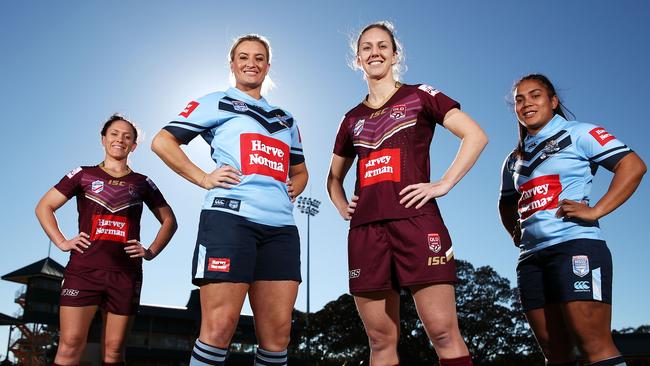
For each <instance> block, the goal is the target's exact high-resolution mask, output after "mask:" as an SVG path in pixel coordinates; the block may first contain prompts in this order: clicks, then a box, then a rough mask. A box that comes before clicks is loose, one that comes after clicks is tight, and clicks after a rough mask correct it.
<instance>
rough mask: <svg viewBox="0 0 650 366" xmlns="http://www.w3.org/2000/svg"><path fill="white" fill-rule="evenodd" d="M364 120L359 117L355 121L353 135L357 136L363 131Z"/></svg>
mask: <svg viewBox="0 0 650 366" xmlns="http://www.w3.org/2000/svg"><path fill="white" fill-rule="evenodd" d="M365 122H366V120H365V119H360V120H358V121H357V123H356V124H355V125H354V136H359V134H360V133H361V131H363V124H364V123H365Z"/></svg>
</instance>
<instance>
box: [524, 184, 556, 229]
mask: <svg viewBox="0 0 650 366" xmlns="http://www.w3.org/2000/svg"><path fill="white" fill-rule="evenodd" d="M519 192H520V193H521V198H520V199H519V215H520V216H521V218H522V220H525V219H526V218H528V217H529V216H531V215H532V214H534V213H535V212H537V211H542V210H549V209H553V208H557V203H558V196H559V195H560V192H562V184H561V183H560V176H559V175H557V174H553V175H544V176H541V177H537V178H535V179H531V180H529V181H528V182H526V183H524V184H522V185H521V187H519Z"/></svg>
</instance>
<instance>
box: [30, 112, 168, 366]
mask: <svg viewBox="0 0 650 366" xmlns="http://www.w3.org/2000/svg"><path fill="white" fill-rule="evenodd" d="M101 136H102V139H101V141H102V146H103V147H104V150H105V152H106V154H105V156H104V161H102V162H101V163H100V164H99V165H96V166H87V167H79V168H77V169H75V170H73V171H71V172H70V173H68V174H67V175H66V176H65V177H63V178H62V179H61V181H60V182H59V183H58V184H56V185H55V186H54V188H52V189H50V190H49V191H48V192H47V193H45V195H44V196H43V198H41V200H40V202H39V203H38V205H37V206H36V216H37V217H38V220H39V222H40V223H41V226H42V227H43V230H45V233H46V234H47V236H49V238H50V240H52V242H53V243H54V244H56V246H57V247H59V248H60V249H61V250H63V251H64V252H70V261H69V262H68V265H67V266H66V270H65V274H64V280H63V283H62V284H61V287H62V289H61V306H60V308H59V314H60V337H59V347H58V350H57V353H56V358H55V360H54V364H55V365H77V364H79V361H80V359H81V356H82V354H83V351H84V348H85V346H86V337H87V335H88V329H89V328H90V324H91V322H92V320H93V318H94V316H95V313H96V311H97V308H98V307H99V308H101V309H102V314H103V318H104V331H103V337H102V339H103V345H102V350H103V352H102V353H103V365H124V346H125V344H126V336H127V334H128V331H129V328H130V326H131V324H132V321H133V317H134V316H135V313H136V311H137V308H138V304H139V302H140V288H141V286H142V258H144V259H146V260H152V259H153V258H155V257H156V256H157V255H158V254H159V253H160V252H161V251H162V250H163V249H164V248H165V246H166V245H167V243H169V240H170V239H171V237H172V235H173V234H174V232H175V231H176V218H175V217H174V213H173V211H172V209H171V207H169V205H168V204H167V202H166V201H165V199H164V198H163V196H162V194H161V193H160V191H159V190H158V188H157V187H156V186H155V184H154V183H153V182H152V181H151V179H149V178H147V177H146V176H144V175H142V174H138V173H136V172H134V171H132V170H131V168H129V166H128V165H127V159H128V156H129V154H130V153H131V152H132V151H133V150H135V148H136V146H137V137H138V131H137V129H136V128H135V125H133V123H131V122H130V121H128V120H127V119H126V118H124V117H122V116H120V115H117V114H114V115H112V116H111V117H110V118H109V119H108V121H106V122H105V123H104V126H103V128H102V130H101ZM72 197H76V198H77V210H78V211H79V233H78V234H76V235H75V236H73V237H72V238H69V239H68V238H66V236H64V235H63V233H62V232H61V230H60V229H59V226H58V223H57V219H56V216H55V214H54V213H55V211H56V210H58V209H59V208H60V207H61V206H63V205H64V204H65V203H66V202H67V201H68V200H69V199H71V198H72ZM143 203H145V204H146V205H147V207H149V209H150V210H151V212H153V214H154V216H155V217H156V218H157V219H158V221H160V224H161V226H160V229H159V230H158V234H157V235H156V237H155V239H154V240H153V242H152V243H151V245H150V246H149V247H148V248H145V247H144V246H143V245H142V244H141V243H140V217H141V215H142V209H143Z"/></svg>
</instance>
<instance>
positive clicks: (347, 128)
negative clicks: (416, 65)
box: [334, 84, 460, 227]
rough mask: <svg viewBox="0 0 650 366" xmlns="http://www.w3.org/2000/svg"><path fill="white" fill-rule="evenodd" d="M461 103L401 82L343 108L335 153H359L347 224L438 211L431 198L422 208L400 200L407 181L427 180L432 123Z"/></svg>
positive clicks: (344, 154)
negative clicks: (382, 95)
mask: <svg viewBox="0 0 650 366" xmlns="http://www.w3.org/2000/svg"><path fill="white" fill-rule="evenodd" d="M452 108H460V104H458V102H456V101H455V100H453V99H451V98H449V97H448V96H446V95H444V94H443V93H441V92H440V91H438V90H436V89H435V88H433V87H431V86H429V85H425V84H421V85H406V84H404V85H402V86H400V87H399V89H397V91H396V92H395V94H393V96H392V97H390V99H388V101H386V103H384V104H383V105H382V106H380V107H379V108H372V107H370V106H369V105H368V104H366V103H365V102H363V103H361V104H359V105H357V106H356V107H354V108H352V109H351V110H350V111H349V112H348V113H346V114H345V116H344V117H343V120H342V121H341V125H340V126H339V131H338V134H337V136H336V143H335V145H334V154H336V155H338V156H341V157H348V158H354V157H357V156H358V158H359V159H358V162H357V181H356V184H355V189H354V191H355V194H356V195H357V196H359V201H358V204H357V208H356V210H355V212H354V215H352V221H351V222H350V226H351V227H354V226H358V225H363V224H366V223H369V222H373V221H379V220H385V219H400V218H407V217H412V216H417V215H422V214H434V215H439V214H440V212H439V211H438V205H437V204H436V202H435V200H430V201H429V202H428V203H427V204H425V205H424V206H423V207H422V208H420V209H415V205H413V206H412V207H411V208H406V207H404V205H402V204H400V203H399V200H400V198H401V197H400V195H399V192H400V191H401V190H402V189H403V188H404V187H406V186H408V185H411V184H416V183H428V182H429V181H430V172H429V170H430V167H429V145H430V144H431V139H432V138H433V132H434V129H435V126H436V124H441V125H442V121H443V119H444V117H445V114H446V113H447V112H448V111H449V110H450V109H452Z"/></svg>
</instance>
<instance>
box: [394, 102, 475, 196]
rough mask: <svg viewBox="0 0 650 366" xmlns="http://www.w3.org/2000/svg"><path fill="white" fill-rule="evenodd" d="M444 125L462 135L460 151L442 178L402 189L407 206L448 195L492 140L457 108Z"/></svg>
mask: <svg viewBox="0 0 650 366" xmlns="http://www.w3.org/2000/svg"><path fill="white" fill-rule="evenodd" d="M443 126H445V128H446V129H448V130H449V131H450V132H451V133H453V134H454V135H455V136H456V137H458V138H460V140H461V142H460V147H459V148H458V153H457V154H456V157H455V158H454V161H453V162H452V163H451V165H450V166H449V168H448V169H447V171H446V172H445V174H444V175H443V176H442V178H440V180H439V181H437V182H431V183H418V184H411V185H409V186H407V187H405V188H404V189H403V190H402V191H401V192H400V195H404V196H403V197H402V199H401V200H400V203H401V204H403V205H405V206H406V207H411V206H412V205H415V204H417V205H416V206H415V208H420V207H422V206H424V204H425V203H427V202H428V201H429V200H430V199H433V198H436V197H441V196H444V195H445V194H447V193H448V192H449V191H450V190H451V189H452V188H453V187H454V186H455V185H456V184H457V183H458V182H459V181H460V180H461V179H462V178H463V177H464V176H465V174H467V172H468V171H469V170H470V169H471V168H472V166H473V165H474V163H476V160H477V159H478V157H479V155H480V154H481V151H483V148H485V145H487V143H488V138H487V135H486V134H485V132H483V129H482V128H481V127H480V126H479V125H478V124H477V123H476V122H475V121H474V120H473V119H472V118H471V117H470V116H469V115H467V114H466V113H465V112H462V111H460V110H459V109H457V108H454V109H452V110H450V111H449V112H447V114H446V115H445V119H444V121H443Z"/></svg>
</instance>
